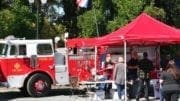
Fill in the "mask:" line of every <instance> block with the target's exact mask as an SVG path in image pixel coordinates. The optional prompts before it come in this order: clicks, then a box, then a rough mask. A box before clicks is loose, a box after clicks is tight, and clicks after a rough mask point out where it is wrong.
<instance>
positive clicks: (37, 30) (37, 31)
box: [28, 0, 47, 39]
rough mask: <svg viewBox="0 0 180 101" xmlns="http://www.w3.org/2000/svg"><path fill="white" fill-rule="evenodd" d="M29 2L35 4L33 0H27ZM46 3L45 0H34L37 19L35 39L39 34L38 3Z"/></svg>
mask: <svg viewBox="0 0 180 101" xmlns="http://www.w3.org/2000/svg"><path fill="white" fill-rule="evenodd" d="M28 1H29V3H30V4H31V5H32V4H33V3H34V4H35V0H28ZM46 3H47V0H36V9H37V19H36V27H37V29H36V39H38V35H39V9H40V4H42V5H45V4H46Z"/></svg>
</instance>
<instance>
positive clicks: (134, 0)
mask: <svg viewBox="0 0 180 101" xmlns="http://www.w3.org/2000/svg"><path fill="white" fill-rule="evenodd" d="M112 1H113V4H114V5H116V6H114V7H115V9H116V10H117V14H116V17H114V19H113V20H112V21H108V25H107V30H108V32H111V31H114V30H115V29H117V28H119V27H121V26H124V25H125V24H126V23H128V22H129V21H131V20H132V19H133V18H135V17H136V16H137V15H138V14H140V12H142V9H143V5H144V0H112Z"/></svg>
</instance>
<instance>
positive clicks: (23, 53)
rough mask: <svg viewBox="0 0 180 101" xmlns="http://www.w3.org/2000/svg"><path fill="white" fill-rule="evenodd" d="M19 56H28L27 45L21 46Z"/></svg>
mask: <svg viewBox="0 0 180 101" xmlns="http://www.w3.org/2000/svg"><path fill="white" fill-rule="evenodd" d="M19 55H26V45H19Z"/></svg>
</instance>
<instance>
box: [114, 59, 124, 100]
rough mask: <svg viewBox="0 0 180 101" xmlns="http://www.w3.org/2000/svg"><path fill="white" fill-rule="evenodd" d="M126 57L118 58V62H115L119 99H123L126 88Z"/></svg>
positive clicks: (115, 77)
mask: <svg viewBox="0 0 180 101" xmlns="http://www.w3.org/2000/svg"><path fill="white" fill-rule="evenodd" d="M123 62H124V59H123V57H119V58H118V62H117V63H116V64H115V67H114V72H113V79H114V82H115V84H116V86H117V92H118V96H119V99H123V96H124V93H125V91H124V88H125V67H124V63H123Z"/></svg>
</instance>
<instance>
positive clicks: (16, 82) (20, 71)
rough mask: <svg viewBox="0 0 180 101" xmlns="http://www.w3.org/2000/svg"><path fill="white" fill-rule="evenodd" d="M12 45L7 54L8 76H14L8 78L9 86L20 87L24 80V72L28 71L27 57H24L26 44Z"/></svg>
mask: <svg viewBox="0 0 180 101" xmlns="http://www.w3.org/2000/svg"><path fill="white" fill-rule="evenodd" d="M19 48H21V49H18V48H17V46H15V45H12V46H11V50H10V55H9V56H8V57H9V58H8V65H7V66H8V67H7V68H8V70H7V71H8V76H14V77H13V78H14V79H12V78H11V79H8V82H9V84H10V86H11V87H21V86H22V84H23V81H24V77H25V73H26V72H27V71H28V67H29V58H27V57H26V46H25V45H19ZM18 50H19V51H18Z"/></svg>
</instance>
